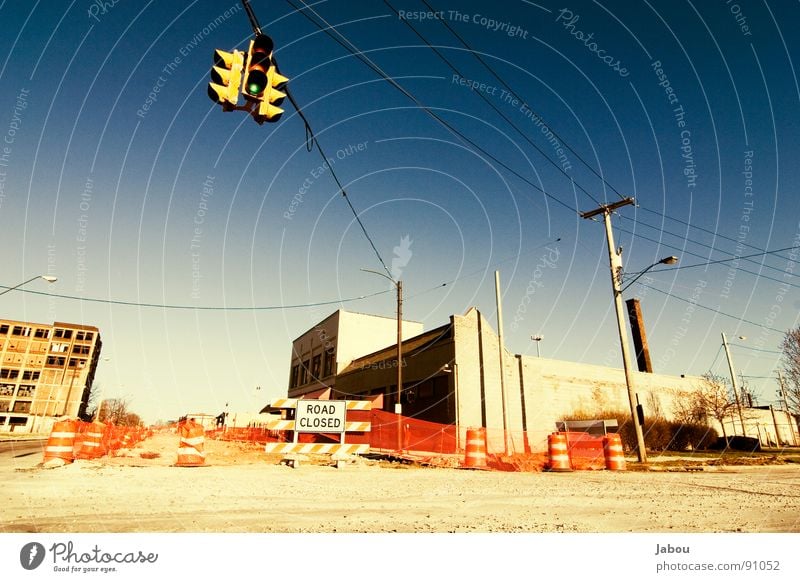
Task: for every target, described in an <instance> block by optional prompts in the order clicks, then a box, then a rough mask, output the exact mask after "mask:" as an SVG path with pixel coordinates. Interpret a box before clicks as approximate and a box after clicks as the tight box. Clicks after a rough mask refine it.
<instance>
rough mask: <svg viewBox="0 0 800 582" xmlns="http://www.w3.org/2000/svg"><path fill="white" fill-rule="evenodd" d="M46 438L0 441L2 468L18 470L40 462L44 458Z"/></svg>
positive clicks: (0, 464)
mask: <svg viewBox="0 0 800 582" xmlns="http://www.w3.org/2000/svg"><path fill="white" fill-rule="evenodd" d="M46 443H47V439H46V438H40V439H24V440H20V439H9V440H0V467H2V468H18V467H20V466H23V465H30V463H31V461H33V460H35V462H37V463H38V462H40V461H41V460H42V457H43V456H44V446H45V444H46Z"/></svg>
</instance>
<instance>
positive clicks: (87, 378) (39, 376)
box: [0, 319, 102, 432]
mask: <svg viewBox="0 0 800 582" xmlns="http://www.w3.org/2000/svg"><path fill="white" fill-rule="evenodd" d="M101 347H102V342H101V341H100V330H98V329H97V328H96V327H92V326H88V325H76V324H72V323H62V322H55V323H53V324H52V325H49V324H41V323H30V322H24V321H13V320H7V319H0V432H8V431H14V432H33V431H46V430H49V428H50V426H51V425H52V423H53V419H54V418H55V417H59V416H70V417H73V418H75V417H79V416H84V415H85V414H86V407H87V406H88V403H89V393H90V391H91V389H92V383H93V382H94V376H95V372H96V370H97V362H98V359H99V357H100V350H101Z"/></svg>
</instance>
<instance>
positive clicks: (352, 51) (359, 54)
mask: <svg viewBox="0 0 800 582" xmlns="http://www.w3.org/2000/svg"><path fill="white" fill-rule="evenodd" d="M286 2H287V3H288V4H289V5H290V6H291V7H292V8H294V9H295V10H296V11H297V12H298V13H299V14H302V15H303V16H304V17H305V18H306V19H307V20H309V21H310V22H311V23H312V24H314V26H316V27H317V28H319V29H320V30H321V31H322V32H324V33H325V34H327V35H328V36H329V37H331V38H332V39H333V40H334V41H336V42H337V43H338V44H339V45H341V46H342V47H344V48H345V50H347V51H348V52H349V53H350V54H352V55H353V56H354V57H356V58H357V59H359V60H360V61H361V62H362V63H364V64H365V65H367V66H368V67H369V68H371V69H372V70H373V71H374V72H375V73H377V74H378V75H379V76H380V77H381V78H383V79H384V80H385V81H387V82H388V83H389V84H390V85H392V86H393V87H394V88H395V89H397V90H398V91H400V92H401V93H402V94H403V95H405V96H406V97H408V98H409V99H410V100H411V101H413V102H414V103H415V104H416V105H417V107H419V108H420V109H421V110H422V111H424V112H425V113H427V114H428V115H429V116H430V117H432V118H433V119H434V120H435V121H436V122H437V123H439V124H440V125H441V126H442V127H444V128H445V129H447V130H448V131H449V132H450V133H451V134H453V135H454V136H456V137H457V138H458V139H459V140H461V141H462V142H463V143H465V144H469V145H470V146H472V148H474V149H475V150H477V151H479V152H481V153H482V154H483V155H484V156H486V157H487V158H489V159H491V160H492V161H494V162H495V163H496V164H498V165H499V166H501V167H503V168H505V169H506V170H508V171H509V172H511V173H512V174H514V175H515V176H516V177H517V178H519V179H520V180H522V181H523V182H525V183H526V184H528V185H529V186H531V187H532V188H534V189H536V190H538V191H539V192H541V193H542V194H544V195H545V196H546V197H547V198H549V199H551V200H553V201H554V202H555V203H557V204H559V205H561V206H563V207H564V208H566V209H567V210H569V211H570V212H572V213H575V214H578V210H577V209H576V208H573V207H572V206H570V205H569V204H567V203H566V202H564V201H562V200H561V199H560V198H558V197H556V196H554V195H553V194H551V193H550V192H548V191H546V190H545V189H544V188H542V187H541V186H538V185H537V184H535V183H533V182H532V181H531V180H530V179H528V178H526V177H525V176H523V175H522V174H520V173H519V172H517V171H516V170H515V169H513V168H512V167H510V166H509V165H507V164H506V163H505V162H502V161H501V160H499V159H498V158H497V157H496V156H494V155H492V154H490V153H489V152H488V151H486V150H485V149H484V148H482V147H481V146H479V145H478V144H477V143H475V141H473V140H471V139H470V138H468V137H467V136H465V135H464V134H463V133H461V132H460V131H458V130H457V129H456V128H454V127H453V126H452V125H451V124H449V123H448V122H447V121H445V120H444V119H442V118H441V117H440V116H439V115H437V114H436V113H434V112H433V111H432V110H431V109H430V108H429V107H427V106H426V105H424V104H423V103H422V102H421V101H420V100H419V99H417V98H416V97H414V95H412V94H411V93H409V92H408V91H407V90H406V89H405V88H404V87H403V86H402V85H400V84H399V83H398V82H397V81H395V80H394V79H392V78H391V77H389V76H388V75H387V74H386V73H385V72H384V71H383V69H381V68H380V67H379V66H378V65H376V64H375V63H374V62H373V61H372V60H371V59H369V58H368V57H366V56H365V55H364V54H363V53H362V52H361V51H360V50H359V49H358V47H356V46H355V45H354V44H353V43H351V42H350V41H349V40H347V38H346V37H345V36H344V35H342V34H341V33H340V32H339V31H338V30H336V28H335V27H334V26H333V25H331V24H330V23H329V22H328V21H327V20H325V19H324V18H323V17H322V16H319V14H318V13H317V12H316V11H315V10H314V9H313V8H312V7H311V6H309V5H308V4H306V3H305V2H304V0H300V2H301V3H302V4H303V6H304V7H305V8H306V9H308V10H309V11H311V12H313V13H314V14H315V15H317V17H318V18H319V19H320V20H321V21H322V22H324V23H325V25H327V26H322V25H321V24H320V23H318V22H317V21H316V20H314V19H313V18H312V17H311V16H309V15H308V14H306V11H305V10H301V9H300V8H299V7H298V6H297V5H295V4H294V2H292V0H286ZM331 30H333V31H335V32H336V34H337V35H339V36H340V37H341V38H343V39H344V40H345V41H346V42H347V43H348V44H349V45H350V46H348V44H344V43H343V42H342V41H341V40H339V39H338V38H336V37H335V36H333V35H332V34H331V32H330V31H331ZM351 47H352V48H351ZM468 149H469V148H468Z"/></svg>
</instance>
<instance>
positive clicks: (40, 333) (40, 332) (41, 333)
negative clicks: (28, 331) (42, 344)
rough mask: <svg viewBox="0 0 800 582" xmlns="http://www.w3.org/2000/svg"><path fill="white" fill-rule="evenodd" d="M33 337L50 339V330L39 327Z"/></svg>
mask: <svg viewBox="0 0 800 582" xmlns="http://www.w3.org/2000/svg"><path fill="white" fill-rule="evenodd" d="M33 337H38V338H43V339H48V338H49V337H50V330H49V329H45V328H42V327H38V328H36V331H35V332H34V333H33Z"/></svg>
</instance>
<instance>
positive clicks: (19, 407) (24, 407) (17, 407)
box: [14, 400, 31, 412]
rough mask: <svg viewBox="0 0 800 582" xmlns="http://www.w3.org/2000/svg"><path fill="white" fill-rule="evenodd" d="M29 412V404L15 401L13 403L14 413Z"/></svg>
mask: <svg viewBox="0 0 800 582" xmlns="http://www.w3.org/2000/svg"><path fill="white" fill-rule="evenodd" d="M30 410H31V403H30V402H21V401H19V400H17V401H16V402H15V403H14V412H30Z"/></svg>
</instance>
